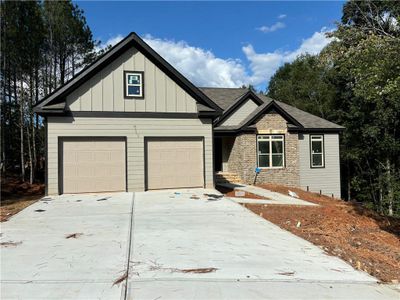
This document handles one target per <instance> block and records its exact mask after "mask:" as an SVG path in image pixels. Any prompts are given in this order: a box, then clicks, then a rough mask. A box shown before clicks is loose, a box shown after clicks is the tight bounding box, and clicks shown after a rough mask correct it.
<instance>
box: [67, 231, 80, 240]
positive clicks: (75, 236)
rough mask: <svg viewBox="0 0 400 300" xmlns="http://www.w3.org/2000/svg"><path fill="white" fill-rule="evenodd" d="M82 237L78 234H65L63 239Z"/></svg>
mask: <svg viewBox="0 0 400 300" xmlns="http://www.w3.org/2000/svg"><path fill="white" fill-rule="evenodd" d="M82 235H83V233H78V232H76V233H71V234H67V235H66V236H65V238H66V239H77V238H78V237H80V236H82Z"/></svg>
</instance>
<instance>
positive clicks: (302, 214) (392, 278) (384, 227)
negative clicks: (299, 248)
mask: <svg viewBox="0 0 400 300" xmlns="http://www.w3.org/2000/svg"><path fill="white" fill-rule="evenodd" d="M260 187H264V188H267V189H269V190H272V191H275V192H279V193H282V194H285V195H287V194H288V190H289V189H290V190H291V191H294V192H296V193H297V194H298V195H299V197H300V198H301V199H304V200H307V201H309V202H313V203H316V204H319V205H320V206H317V207H314V206H302V207H299V206H287V205H259V204H245V205H244V206H245V207H247V208H248V209H250V210H251V211H253V212H254V213H256V214H258V215H261V216H262V217H263V218H265V219H267V220H268V221H271V222H273V223H275V224H277V225H278V226H280V227H281V228H283V229H286V230H288V231H290V232H292V233H294V234H295V235H297V236H299V237H301V238H304V239H306V240H308V241H310V242H312V243H313V244H315V245H318V246H320V247H321V248H322V249H324V250H325V251H326V252H327V253H329V254H331V255H335V256H338V257H340V258H342V259H343V260H345V261H347V262H348V263H350V264H351V265H352V266H353V267H355V268H357V269H359V270H364V271H365V272H367V273H369V274H371V275H373V276H375V277H377V278H378V279H379V280H381V281H383V282H394V283H398V282H399V280H400V219H396V218H389V217H383V216H380V215H378V214H377V213H375V212H374V211H372V210H369V209H367V208H365V207H363V206H362V205H361V204H358V203H353V202H345V201H342V200H339V199H333V198H331V197H327V196H321V195H319V194H316V193H310V192H305V191H303V190H301V189H296V188H288V187H285V186H280V185H273V184H266V185H262V186H260Z"/></svg>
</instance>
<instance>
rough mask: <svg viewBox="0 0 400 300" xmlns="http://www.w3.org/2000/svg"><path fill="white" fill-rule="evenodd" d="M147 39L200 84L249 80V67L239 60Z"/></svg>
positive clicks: (233, 83)
mask: <svg viewBox="0 0 400 300" xmlns="http://www.w3.org/2000/svg"><path fill="white" fill-rule="evenodd" d="M144 40H145V41H146V43H148V44H149V45H150V46H151V47H152V48H153V49H154V50H155V51H156V52H158V53H159V54H160V55H161V56H162V57H163V58H164V59H166V60H167V61H168V62H169V63H170V64H171V65H173V66H174V67H175V68H176V69H177V70H178V71H180V72H181V73H183V74H184V75H185V76H186V77H187V78H188V79H189V80H191V81H192V82H193V83H194V84H195V85H198V86H213V87H222V86H223V87H237V86H241V85H243V84H245V83H246V82H247V78H248V75H247V74H246V68H245V66H244V65H243V64H242V62H241V61H240V60H237V59H222V58H218V57H215V55H214V54H213V53H212V52H211V51H209V50H205V49H202V48H198V47H193V46H190V45H188V44H187V43H186V42H184V41H178V42H176V41H171V40H166V39H159V38H155V37H152V36H150V35H146V36H145V38H144Z"/></svg>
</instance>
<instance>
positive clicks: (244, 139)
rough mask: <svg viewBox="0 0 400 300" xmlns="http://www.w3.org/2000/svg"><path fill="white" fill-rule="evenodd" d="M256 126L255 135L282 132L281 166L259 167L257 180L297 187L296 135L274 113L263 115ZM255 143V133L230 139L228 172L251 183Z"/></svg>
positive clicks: (284, 121)
mask: <svg viewBox="0 0 400 300" xmlns="http://www.w3.org/2000/svg"><path fill="white" fill-rule="evenodd" d="M255 125H256V127H257V131H258V134H284V135H285V166H284V168H282V169H263V170H261V173H260V174H259V175H258V177H257V181H256V183H258V184H260V183H276V184H283V185H287V186H295V187H298V186H299V185H300V176H299V153H298V150H299V147H298V134H291V133H288V132H287V122H286V120H285V119H284V118H283V117H282V116H281V115H279V114H277V113H269V114H266V115H264V116H263V117H262V118H261V119H259V121H258V122H257V123H256V124H255ZM256 143H257V135H256V134H248V133H245V134H241V135H239V136H237V137H236V138H235V139H234V142H233V146H232V151H231V153H230V155H229V159H228V168H229V171H230V172H233V173H236V174H237V175H238V176H239V177H240V178H241V179H242V180H243V183H247V184H253V183H254V179H255V168H256V166H257V144H256Z"/></svg>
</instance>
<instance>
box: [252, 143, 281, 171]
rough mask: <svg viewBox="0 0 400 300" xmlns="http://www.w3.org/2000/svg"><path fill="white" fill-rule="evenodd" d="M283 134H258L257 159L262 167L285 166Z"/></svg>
mask: <svg viewBox="0 0 400 300" xmlns="http://www.w3.org/2000/svg"><path fill="white" fill-rule="evenodd" d="M284 153H285V145H284V137H283V135H258V136H257V160H258V167H260V168H283V165H284V161H285V155H284Z"/></svg>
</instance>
